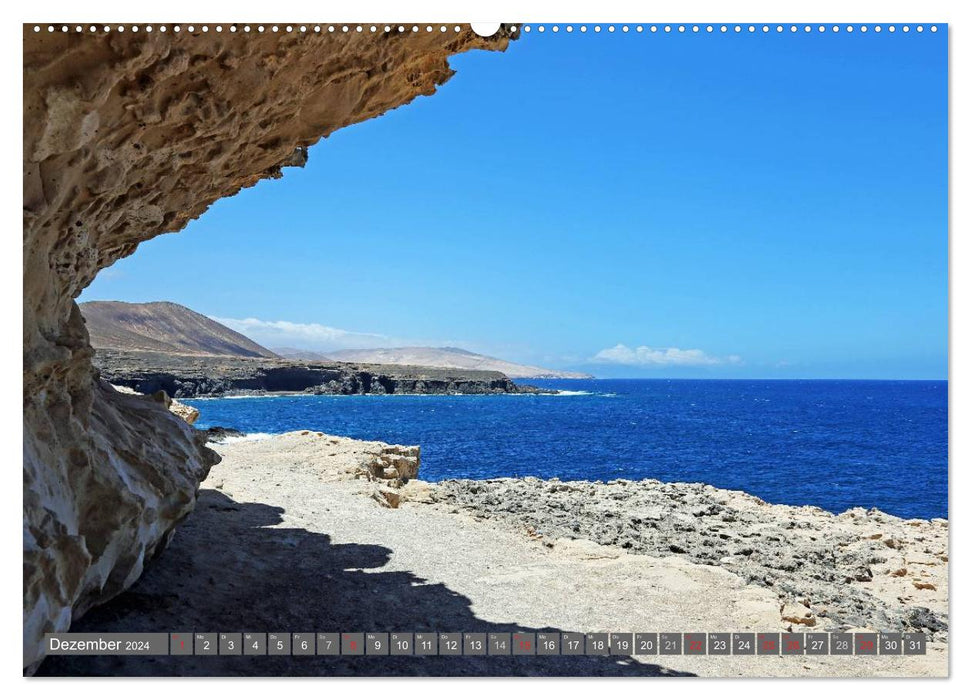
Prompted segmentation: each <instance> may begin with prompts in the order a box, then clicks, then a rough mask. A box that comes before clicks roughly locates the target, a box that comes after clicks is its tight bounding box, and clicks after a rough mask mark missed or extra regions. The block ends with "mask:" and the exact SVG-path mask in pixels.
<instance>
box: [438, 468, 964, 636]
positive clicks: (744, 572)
mask: <svg viewBox="0 0 971 700" xmlns="http://www.w3.org/2000/svg"><path fill="white" fill-rule="evenodd" d="M429 496H430V497H431V498H432V499H434V500H435V501H438V502H441V503H448V504H453V505H455V506H457V507H459V508H461V509H463V510H464V511H466V512H469V513H471V514H473V515H475V516H476V517H483V518H490V519H498V520H501V521H503V522H506V523H509V524H510V525H514V526H516V527H519V528H523V529H524V530H526V531H528V532H530V533H534V535H535V536H537V537H544V538H551V539H555V538H576V539H584V540H590V541H593V542H597V543H598V544H601V545H607V546H612V547H620V548H622V549H624V550H626V551H628V552H632V553H637V554H647V555H650V556H655V557H665V556H672V555H675V556H680V557H683V558H685V559H687V560H689V561H691V562H694V563H698V564H707V565H712V566H719V567H722V568H724V569H726V570H728V571H731V572H732V573H734V574H737V575H738V576H740V577H741V578H742V579H743V580H745V582H746V583H749V584H753V585H758V586H764V587H766V588H769V589H771V590H772V591H774V592H775V593H776V594H777V596H778V599H779V609H780V615H781V618H782V620H783V621H784V622H786V623H788V624H789V625H790V626H791V627H793V629H795V630H796V631H800V630H802V631H809V630H825V631H847V630H856V629H872V630H879V631H885V632H889V631H896V632H924V633H926V634H927V635H928V638H929V639H933V640H939V641H946V640H947V637H948V614H947V600H948V597H947V568H948V521H947V520H942V519H934V520H930V521H927V520H917V519H912V520H904V519H901V518H897V517H894V516H892V515H888V514H887V513H883V512H881V511H879V510H877V509H871V510H864V509H862V508H854V509H852V510H848V511H846V512H844V513H840V514H834V513H830V512H828V511H825V510H823V509H821V508H817V507H813V506H803V507H793V506H785V505H773V504H769V503H766V502H765V501H763V500H761V499H760V498H757V497H756V496H752V495H750V494H747V493H744V492H741V491H727V490H723V489H718V488H715V487H713V486H708V485H706V484H698V483H663V482H660V481H655V480H644V481H627V480H616V481H611V482H608V483H602V482H589V481H559V480H557V479H552V480H541V479H535V478H529V477H527V478H525V479H494V480H487V481H472V480H455V481H444V482H441V483H439V484H436V485H435V486H434V488H431V489H430V490H429Z"/></svg>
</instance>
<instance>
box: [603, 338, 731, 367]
mask: <svg viewBox="0 0 971 700" xmlns="http://www.w3.org/2000/svg"><path fill="white" fill-rule="evenodd" d="M590 362H592V363H594V364H609V365H629V366H634V367H710V366H713V365H737V364H741V362H742V358H741V357H739V356H738V355H728V356H727V357H715V356H713V355H709V354H708V353H706V352H704V351H703V350H682V349H681V348H651V347H648V346H647V345H639V346H638V347H636V348H629V347H627V346H626V345H623V344H622V343H618V344H617V345H615V346H614V347H612V348H606V349H604V350H601V351H600V352H598V353H597V354H596V355H594V356H593V357H592V358H590Z"/></svg>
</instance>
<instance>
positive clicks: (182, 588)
mask: <svg viewBox="0 0 971 700" xmlns="http://www.w3.org/2000/svg"><path fill="white" fill-rule="evenodd" d="M282 513H283V510H282V509H281V508H278V507H274V506H269V505H265V504H262V503H237V502H235V501H233V500H232V499H231V498H229V497H227V496H226V495H225V494H223V493H220V492H218V491H214V490H203V491H201V492H200V495H199V503H198V505H197V507H196V510H195V512H194V513H193V514H192V515H191V516H190V517H189V518H188V519H187V520H186V522H185V523H183V525H182V526H181V527H180V528H179V530H178V531H177V533H176V536H175V538H174V539H173V541H172V543H171V544H170V545H169V547H168V549H167V550H165V552H164V553H163V554H162V555H161V556H160V557H159V558H158V559H157V560H156V561H154V562H152V563H151V564H150V565H149V566H148V567H147V568H146V571H145V573H144V575H143V576H142V578H141V579H140V580H139V581H138V583H137V584H136V585H135V586H134V587H133V588H131V589H130V590H129V591H127V592H126V593H124V594H122V595H120V596H118V597H117V598H115V599H114V600H112V601H110V602H109V603H107V604H105V605H103V606H101V607H99V608H96V609H94V610H92V611H90V612H89V613H88V614H87V615H85V616H84V617H83V618H82V619H80V620H77V621H76V622H75V623H74V625H73V626H72V631H76V632H180V631H182V632H242V631H256V632H274V631H278V632H304V631H306V632H327V631H344V632H350V631H355V632H360V631H365V632H371V631H387V632H393V631H401V632H421V631H438V632H514V631H521V632H538V631H550V632H555V631H559V630H556V629H554V628H542V629H531V628H524V627H517V626H516V625H513V624H508V625H506V624H495V623H491V622H485V621H483V620H480V619H478V618H477V617H476V616H475V615H474V614H473V613H472V611H471V601H470V600H469V599H468V598H465V597H464V596H461V595H459V594H457V593H455V592H454V591H451V590H449V589H448V588H446V587H445V586H443V585H441V584H427V583H426V582H425V581H424V580H423V579H420V578H418V577H416V576H414V575H413V574H411V573H409V572H397V571H391V572H382V571H373V569H378V568H380V567H382V566H384V565H385V564H386V563H387V562H388V559H389V556H390V554H391V551H390V550H388V549H387V548H385V547H381V546H376V545H363V544H336V545H335V544H332V543H331V541H330V537H328V536H327V535H323V534H317V533H312V532H308V531H306V530H303V529H284V528H277V527H269V526H274V525H278V524H280V523H281V522H282V517H281V516H282ZM37 675H39V676H88V675H96V676H105V675H119V676H130V675H137V676H152V675H159V676H169V675H192V676H199V675H202V676H352V675H353V676H387V675H391V676H411V675H414V676H475V675H484V676H562V675H568V676H674V675H689V674H683V673H680V672H676V671H672V670H670V669H666V668H664V667H662V666H658V665H656V664H645V663H641V662H639V661H638V660H636V659H633V658H631V657H622V656H606V657H604V656H557V657H538V656H531V657H512V656H485V657H471V656H466V657H436V656H411V657H388V656H383V657H373V656H371V657H346V656H345V657H333V656H260V657H254V656H250V657H231V656H206V657H203V656H172V657H138V656H128V657H125V656H102V657H66V656H60V657H49V658H48V659H47V660H45V661H44V663H43V664H42V665H41V667H40V669H39V670H38V673H37Z"/></svg>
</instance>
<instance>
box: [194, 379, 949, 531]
mask: <svg viewBox="0 0 971 700" xmlns="http://www.w3.org/2000/svg"><path fill="white" fill-rule="evenodd" d="M530 383H533V384H537V385H541V386H544V387H549V388H557V389H566V390H569V391H571V392H579V393H573V394H570V395H557V396H532V395H512V396H503V395H500V396H294V397H268V398H262V397H261V398H232V399H204V400H191V401H186V403H190V404H192V405H193V406H196V407H197V408H198V409H199V410H200V412H201V417H200V419H199V422H198V424H197V425H198V426H199V427H203V428H204V427H208V426H211V425H221V426H227V427H232V428H236V429H238V430H242V431H245V432H253V433H255V432H259V433H280V432H285V431H289V430H299V429H309V430H319V431H323V432H327V433H332V434H335V435H345V436H348V437H354V438H362V439H367V440H383V441H385V442H392V443H403V444H412V445H413V444H418V445H421V448H422V464H421V477H422V478H423V479H427V480H430V481H437V480H440V479H447V478H453V477H454V478H488V477H500V476H529V475H531V476H538V477H546V478H548V477H554V476H556V477H559V478H561V479H590V480H597V479H600V480H604V481H606V480H609V479H615V478H624V479H643V478H652V479H660V480H662V481H700V482H705V483H708V484H713V485H714V486H718V487H722V488H728V489H740V490H743V491H748V492H749V493H753V494H755V495H757V496H760V497H761V498H763V499H765V500H767V501H770V502H773V503H787V504H792V505H807V504H808V505H817V506H820V507H822V508H825V509H827V510H831V511H836V512H839V511H842V510H845V509H847V508H852V507H854V506H863V507H865V508H870V507H877V508H880V509H881V510H884V511H887V512H889V513H893V514H894V515H899V516H901V517H920V518H932V517H942V518H946V517H947V515H948V510H947V463H948V451H947V445H948V434H947V430H948V428H947V408H948V406H947V382H946V381H717V380H633V379H628V380H609V379H600V380H566V381H563V380H561V381H554V380H550V381H532V382H530Z"/></svg>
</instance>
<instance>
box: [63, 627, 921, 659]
mask: <svg viewBox="0 0 971 700" xmlns="http://www.w3.org/2000/svg"><path fill="white" fill-rule="evenodd" d="M45 640H46V646H47V653H48V654H51V655H61V656H103V655H113V656H802V655H806V656H900V655H908V656H910V655H922V654H926V653H927V638H926V635H924V634H923V633H919V632H903V633H901V632H855V633H854V632H793V633H789V632H588V633H583V632H158V633H106V634H99V633H92V632H84V633H72V632H65V633H61V634H48V635H46V637H45Z"/></svg>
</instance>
